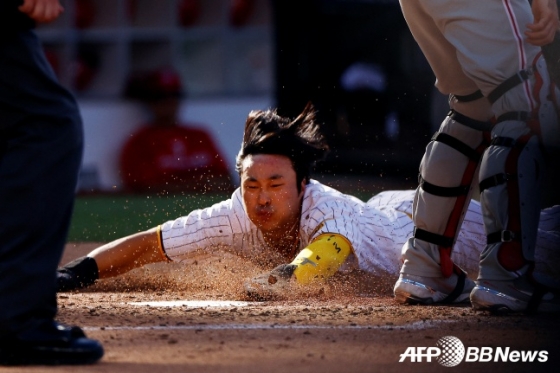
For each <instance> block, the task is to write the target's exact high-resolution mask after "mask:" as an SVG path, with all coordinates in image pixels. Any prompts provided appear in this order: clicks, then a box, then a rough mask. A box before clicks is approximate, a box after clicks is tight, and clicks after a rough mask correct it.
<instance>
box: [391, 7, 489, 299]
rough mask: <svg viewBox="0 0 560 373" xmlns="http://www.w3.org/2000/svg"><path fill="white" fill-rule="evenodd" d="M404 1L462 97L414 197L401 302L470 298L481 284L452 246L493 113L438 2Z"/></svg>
mask: <svg viewBox="0 0 560 373" xmlns="http://www.w3.org/2000/svg"><path fill="white" fill-rule="evenodd" d="M401 6H402V10H403V14H404V16H405V18H406V20H407V22H408V25H409V28H410V30H411V32H412V34H413V35H414V37H415V39H416V41H417V42H418V44H419V46H420V48H421V49H422V51H423V53H424V55H425V56H426V58H427V60H428V62H429V63H430V66H431V67H432V69H433V70H434V72H435V74H436V77H438V82H439V85H438V88H439V89H440V90H441V91H442V92H446V93H449V92H453V93H454V94H455V95H456V96H453V98H452V100H451V101H450V107H451V109H454V111H453V112H452V114H453V115H452V116H448V117H447V118H446V119H445V120H444V121H443V123H442V125H441V127H440V130H439V132H438V134H436V135H437V137H434V140H433V141H432V142H430V144H429V145H428V147H427V149H426V153H425V154H424V157H423V159H422V163H421V167H420V178H421V180H420V186H419V188H418V189H417V193H416V196H415V200H414V213H413V219H414V224H415V227H416V228H415V234H414V237H412V238H410V239H409V240H408V241H407V243H406V244H405V245H404V247H403V266H402V269H401V275H400V277H399V280H398V281H397V283H396V284H395V289H394V291H395V296H396V298H397V300H398V301H401V302H419V303H426V304H428V303H434V302H442V301H443V302H455V301H464V300H466V299H468V294H469V292H470V290H471V289H472V287H473V286H474V284H473V283H472V281H470V280H468V279H467V278H466V276H465V274H464V272H463V271H462V270H460V269H459V268H458V267H457V266H455V265H454V264H453V262H452V260H451V248H452V246H453V242H454V240H455V238H456V235H457V232H458V229H459V227H460V225H461V221H462V219H463V215H464V211H465V209H466V206H467V205H468V201H469V199H470V195H471V193H472V188H471V186H472V184H473V182H474V180H475V178H476V170H477V166H478V163H479V158H480V155H481V154H482V150H483V148H484V134H483V133H484V131H485V130H487V129H488V128H489V126H488V123H487V121H488V119H489V118H490V117H491V115H492V114H491V111H490V105H489V104H488V102H487V101H486V100H485V99H484V98H481V97H480V94H479V93H478V87H477V86H476V84H475V83H474V82H473V81H472V80H471V79H469V78H468V77H466V76H465V75H464V73H463V71H462V67H461V65H460V64H459V61H458V60H457V57H456V56H457V52H456V50H455V48H454V46H453V45H451V44H450V43H449V42H448V41H447V40H446V38H445V37H444V36H443V33H442V32H441V30H440V29H439V27H440V25H438V24H437V23H436V21H435V20H434V18H433V15H432V14H431V12H432V11H433V10H432V9H429V6H430V4H429V3H428V2H426V1H417V0H414V1H412V0H401ZM449 6H451V5H449ZM442 13H444V12H443V11H442ZM457 97H459V98H460V99H457Z"/></svg>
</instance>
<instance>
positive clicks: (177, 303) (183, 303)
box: [128, 300, 258, 308]
mask: <svg viewBox="0 0 560 373" xmlns="http://www.w3.org/2000/svg"><path fill="white" fill-rule="evenodd" d="M257 303H258V302H241V301H235V300H173V301H159V302H130V303H128V304H130V305H133V306H149V307H188V308H207V307H213V308H220V307H246V306H249V305H252V304H257Z"/></svg>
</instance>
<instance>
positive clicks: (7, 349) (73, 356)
mask: <svg viewBox="0 0 560 373" xmlns="http://www.w3.org/2000/svg"><path fill="white" fill-rule="evenodd" d="M103 353H104V351H103V346H102V345H101V344H100V343H99V342H98V341H96V340H93V339H89V338H87V337H86V335H85V334H84V332H83V331H82V329H80V328H78V327H76V326H73V327H66V326H62V325H60V324H58V323H56V322H54V321H51V322H47V323H45V324H43V325H41V326H40V327H39V328H37V329H34V330H32V331H27V332H25V333H22V334H21V335H18V336H16V337H13V338H10V337H8V338H2V340H1V341H0V365H82V364H93V363H95V362H97V361H98V360H99V359H101V357H102V356H103Z"/></svg>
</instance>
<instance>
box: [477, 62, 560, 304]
mask: <svg viewBox="0 0 560 373" xmlns="http://www.w3.org/2000/svg"><path fill="white" fill-rule="evenodd" d="M542 63H543V60H542V58H540V57H538V56H537V60H536V63H535V65H534V67H533V70H532V73H531V75H527V78H526V79H524V80H523V81H522V82H520V83H518V84H517V85H516V86H514V87H513V88H511V89H509V90H504V89H501V87H502V86H500V87H498V88H497V89H496V91H495V92H499V93H500V94H499V95H496V97H497V100H498V101H497V102H501V105H500V109H501V108H507V104H505V103H504V102H506V103H510V102H514V100H512V99H511V98H510V97H508V96H509V95H510V94H511V95H512V96H513V97H518V96H519V94H518V95H517V96H516V95H515V93H516V91H519V90H523V89H524V88H525V85H526V84H527V85H529V86H530V87H531V88H532V89H531V90H530V93H531V95H530V96H529V100H528V102H526V103H519V104H516V105H512V107H513V108H516V107H522V108H526V110H527V111H510V112H505V113H503V114H502V115H500V117H499V118H498V121H499V123H498V124H497V125H496V126H495V127H494V129H493V130H492V136H493V139H492V145H491V146H490V148H489V149H488V151H487V153H486V154H485V155H484V158H483V163H482V168H481V174H480V178H481V184H480V188H481V204H482V211H483V214H484V223H485V227H486V230H487V233H488V241H487V245H486V248H485V249H484V251H483V252H482V254H481V260H480V272H479V277H478V281H477V286H476V287H475V288H474V290H473V292H472V294H471V302H472V304H473V306H474V307H475V308H476V309H489V310H495V311H525V312H529V313H531V312H535V311H536V310H537V309H539V310H542V311H554V312H560V301H559V298H558V296H555V295H554V294H553V293H550V292H548V290H547V289H546V288H545V287H543V286H541V285H540V284H539V283H538V282H537V281H536V279H535V276H534V269H535V250H536V242H537V234H538V225H539V215H540V206H541V198H540V197H541V192H542V181H543V177H544V175H543V173H544V171H545V168H546V164H545V155H546V149H551V148H556V149H557V147H558V145H559V141H558V137H559V135H560V129H559V122H558V115H557V113H556V112H555V111H554V106H557V105H558V104H559V102H554V101H552V100H553V98H554V97H556V94H555V92H553V91H552V90H555V87H554V86H553V85H551V84H550V81H549V77H548V72H547V70H546V66H545V65H542ZM520 119H523V120H520ZM543 150H544V151H543ZM556 239H557V242H556V245H558V244H560V241H559V240H558V238H556Z"/></svg>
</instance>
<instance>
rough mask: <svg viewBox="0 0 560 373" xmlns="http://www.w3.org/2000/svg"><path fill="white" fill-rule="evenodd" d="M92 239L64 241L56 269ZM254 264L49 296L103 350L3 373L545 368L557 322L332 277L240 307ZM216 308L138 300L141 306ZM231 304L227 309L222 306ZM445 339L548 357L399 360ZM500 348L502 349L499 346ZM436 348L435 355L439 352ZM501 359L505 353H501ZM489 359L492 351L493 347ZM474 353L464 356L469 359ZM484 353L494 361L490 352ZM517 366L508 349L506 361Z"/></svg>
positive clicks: (203, 266) (133, 277) (204, 261)
mask: <svg viewBox="0 0 560 373" xmlns="http://www.w3.org/2000/svg"><path fill="white" fill-rule="evenodd" d="M95 246H96V245H95V244H81V245H77V244H69V245H68V246H67V249H66V253H65V257H64V258H63V260H62V261H63V262H67V261H68V260H70V259H72V258H74V257H77V256H80V255H83V254H84V253H86V252H88V251H90V250H91V249H92V248H94V247H95ZM256 271H259V269H256V268H252V267H250V266H249V265H247V264H246V263H240V262H239V261H237V260H235V259H233V258H201V259H200V260H196V261H195V262H193V263H190V264H188V265H186V266H185V265H175V264H164V265H156V266H150V267H147V268H142V269H139V270H135V271H133V272H132V273H130V274H127V275H125V276H121V277H119V278H117V279H111V280H106V281H102V282H100V283H98V284H96V285H95V286H93V287H92V288H90V289H87V290H86V291H83V292H81V293H77V292H71V293H62V294H59V296H58V301H59V320H60V321H61V322H64V323H67V324H76V325H80V326H82V327H84V329H85V330H86V333H87V334H88V335H89V336H90V337H93V338H96V339H98V340H100V341H101V342H102V343H103V345H104V347H105V351H106V354H105V356H104V358H103V360H102V361H101V362H100V363H98V364H96V365H92V366H81V367H52V368H51V367H23V368H0V371H1V372H4V371H6V372H55V371H56V372H76V371H78V372H103V373H105V372H107V373H108V372H118V373H128V372H134V373H143V372H157V373H163V372H259V373H260V372H290V373H296V372H400V373H405V372H424V371H430V372H439V371H453V372H488V371H493V372H508V373H511V372H552V371H556V369H554V366H558V363H559V362H560V346H559V345H558V332H559V331H560V320H559V319H558V317H554V316H546V315H540V316H538V317H535V316H533V317H527V316H501V317H497V316H492V315H489V314H485V313H481V312H475V311H473V310H472V309H471V308H470V307H469V306H464V307H419V306H400V305H396V304H395V303H394V301H393V299H392V297H391V285H392V282H393V281H394V279H386V280H385V281H379V280H380V279H373V278H367V277H364V276H362V275H361V274H357V275H354V276H348V277H346V278H338V279H336V280H333V281H332V282H331V283H329V284H326V285H325V286H322V287H320V288H317V289H312V290H311V291H309V292H306V293H305V294H303V293H298V292H297V291H294V292H293V293H292V294H291V295H290V296H288V297H287V299H286V300H282V301H280V300H277V301H269V302H250V301H249V300H247V299H246V298H245V296H244V294H243V291H242V283H243V280H244V279H245V278H247V276H251V275H252V274H254V273H255V272H256ZM194 300H198V301H210V300H211V301H214V302H216V301H221V302H224V303H225V304H223V305H221V306H220V305H219V304H218V305H217V304H216V303H186V302H183V304H181V305H177V306H174V307H169V306H168V304H161V303H158V304H154V303H151V305H145V304H137V303H142V302H163V301H168V302H175V301H194ZM229 301H235V302H237V303H233V304H232V303H229V304H228V302H229ZM445 336H454V337H456V338H458V339H459V340H460V341H461V342H462V343H463V345H464V347H465V349H467V351H469V350H468V349H470V351H471V355H470V356H471V360H472V359H475V357H476V356H478V355H473V354H474V352H472V351H475V350H474V349H473V348H475V347H476V348H479V349H480V348H483V347H486V348H487V349H486V350H488V348H490V349H491V350H492V351H496V350H498V349H500V351H509V352H512V351H519V353H520V354H521V353H522V351H523V352H525V353H526V352H527V351H541V352H542V351H546V354H544V355H537V356H545V358H546V360H547V361H546V362H538V361H537V359H535V361H534V362H521V358H520V359H519V361H518V362H501V361H498V362H494V361H491V362H468V361H466V358H465V359H463V361H462V362H460V363H459V364H458V365H456V366H454V367H446V366H444V365H442V364H441V363H439V362H438V361H436V358H434V359H432V360H431V362H427V361H426V357H424V358H423V359H422V362H411V358H410V357H409V358H406V360H405V361H404V362H399V359H400V358H401V354H404V353H405V352H406V351H407V348H408V347H415V348H417V349H415V351H418V348H420V347H425V348H432V351H433V350H434V348H435V347H436V344H437V343H438V342H440V339H441V338H442V337H445ZM508 347H509V350H506V348H508ZM440 351H443V350H440ZM509 352H508V353H509ZM492 353H493V352H492ZM473 356H474V357H473ZM492 356H494V355H492ZM508 356H512V357H513V358H514V359H515V352H514V353H513V354H512V355H508Z"/></svg>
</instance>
